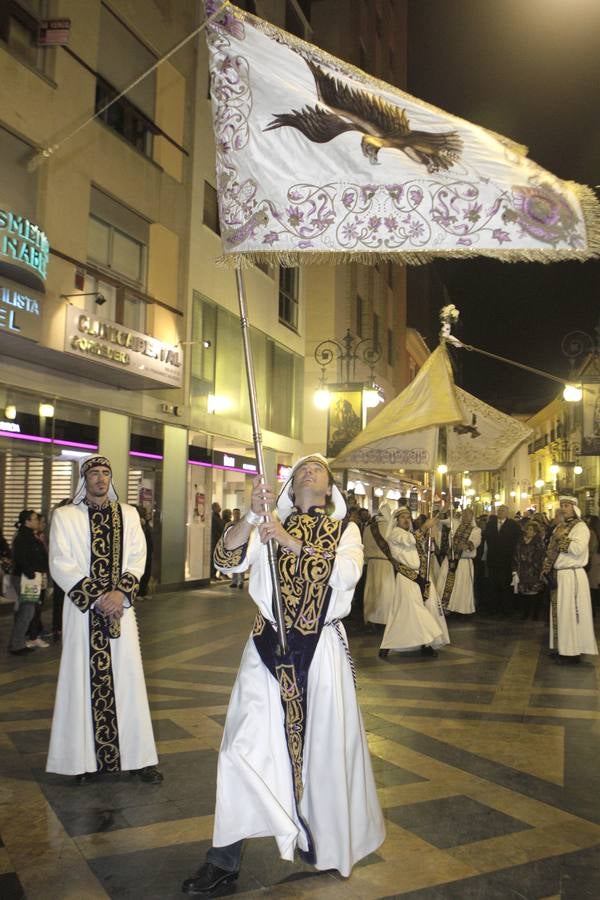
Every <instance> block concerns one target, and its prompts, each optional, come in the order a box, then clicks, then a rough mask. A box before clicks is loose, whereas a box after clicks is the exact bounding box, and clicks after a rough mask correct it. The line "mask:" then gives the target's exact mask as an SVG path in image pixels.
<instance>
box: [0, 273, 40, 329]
mask: <svg viewBox="0 0 600 900" xmlns="http://www.w3.org/2000/svg"><path fill="white" fill-rule="evenodd" d="M41 313H42V297H41V295H40V294H37V293H36V292H35V291H29V290H27V289H26V288H23V286H22V285H19V284H15V283H13V282H10V281H7V280H4V279H2V280H0V334H11V335H14V336H15V337H24V338H27V339H28V340H30V341H39V339H40V335H41V328H42V317H41Z"/></svg>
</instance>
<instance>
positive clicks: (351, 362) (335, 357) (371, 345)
mask: <svg viewBox="0 0 600 900" xmlns="http://www.w3.org/2000/svg"><path fill="white" fill-rule="evenodd" d="M314 358H315V361H316V363H317V364H318V365H319V366H320V367H321V376H320V378H319V387H318V390H317V391H316V392H315V396H314V402H315V405H316V406H318V408H319V409H327V408H328V406H329V391H328V388H327V367H328V366H330V365H331V364H332V363H334V362H336V363H337V362H340V363H341V364H342V365H343V367H344V369H345V376H346V377H345V380H344V386H345V387H349V386H350V384H351V383H352V379H354V378H355V377H356V363H357V361H358V362H361V363H364V364H365V365H366V366H368V367H369V369H370V377H369V380H368V382H367V384H366V386H365V385H364V384H363V385H361V386H362V389H363V402H364V405H365V407H367V408H373V407H375V406H377V405H378V404H379V403H383V401H384V397H383V393H382V390H381V388H380V387H379V385H378V384H377V382H376V381H375V366H376V365H377V363H378V362H379V360H380V359H381V351H380V349H379V345H378V344H376V343H375V342H373V341H372V340H371V338H364V339H363V340H360V341H358V343H356V342H355V338H354V336H353V335H352V332H351V331H350V329H349V328H348V330H347V331H346V334H345V335H344V337H343V338H342V340H341V341H334V340H331V339H328V340H325V341H321V343H320V344H317V346H316V347H315V352H314ZM351 376H352V378H351ZM325 393H327V403H325V399H326V398H325ZM321 404H323V405H321Z"/></svg>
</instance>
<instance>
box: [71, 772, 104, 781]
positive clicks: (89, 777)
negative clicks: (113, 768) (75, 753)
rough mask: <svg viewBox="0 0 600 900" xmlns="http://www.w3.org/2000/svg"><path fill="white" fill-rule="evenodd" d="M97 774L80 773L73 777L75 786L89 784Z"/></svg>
mask: <svg viewBox="0 0 600 900" xmlns="http://www.w3.org/2000/svg"><path fill="white" fill-rule="evenodd" d="M97 774H98V773H97V772H82V773H81V774H80V775H76V776H75V784H89V783H90V782H91V781H95V780H96V777H97Z"/></svg>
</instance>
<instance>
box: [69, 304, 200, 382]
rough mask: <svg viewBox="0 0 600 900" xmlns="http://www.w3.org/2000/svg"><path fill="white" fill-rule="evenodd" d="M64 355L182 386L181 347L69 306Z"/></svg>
mask: <svg viewBox="0 0 600 900" xmlns="http://www.w3.org/2000/svg"><path fill="white" fill-rule="evenodd" d="M65 352H66V353H70V354H72V355H73V356H78V357H80V358H85V359H88V360H93V361H94V362H98V363H101V364H102V365H106V366H110V367H111V368H115V369H121V370H127V371H129V372H131V373H132V374H135V375H141V376H143V377H147V378H152V379H154V380H155V381H161V382H163V383H164V384H169V385H171V387H180V386H181V381H182V370H183V360H182V354H181V350H180V348H178V347H174V346H173V345H172V344H165V343H163V342H162V341H159V340H158V339H157V338H155V337H150V336H149V335H147V334H141V333H139V332H137V331H131V330H130V329H129V328H125V327H124V326H123V325H118V324H117V323H116V322H110V321H109V320H107V319H101V318H99V317H97V316H89V315H87V313H84V312H82V311H81V309H79V308H78V307H76V306H72V305H70V304H69V305H68V306H67V315H66V330H65Z"/></svg>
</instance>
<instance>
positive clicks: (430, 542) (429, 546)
mask: <svg viewBox="0 0 600 900" xmlns="http://www.w3.org/2000/svg"><path fill="white" fill-rule="evenodd" d="M430 477H431V484H430V488H431V498H430V500H429V518H430V519H433V505H434V503H435V469H432V470H431V476H430ZM432 527H433V526H432ZM432 552H433V538H432V537H431V528H430V529H429V531H428V532H427V566H426V570H425V582H426V583H427V584H429V573H430V571H431V554H432Z"/></svg>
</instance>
